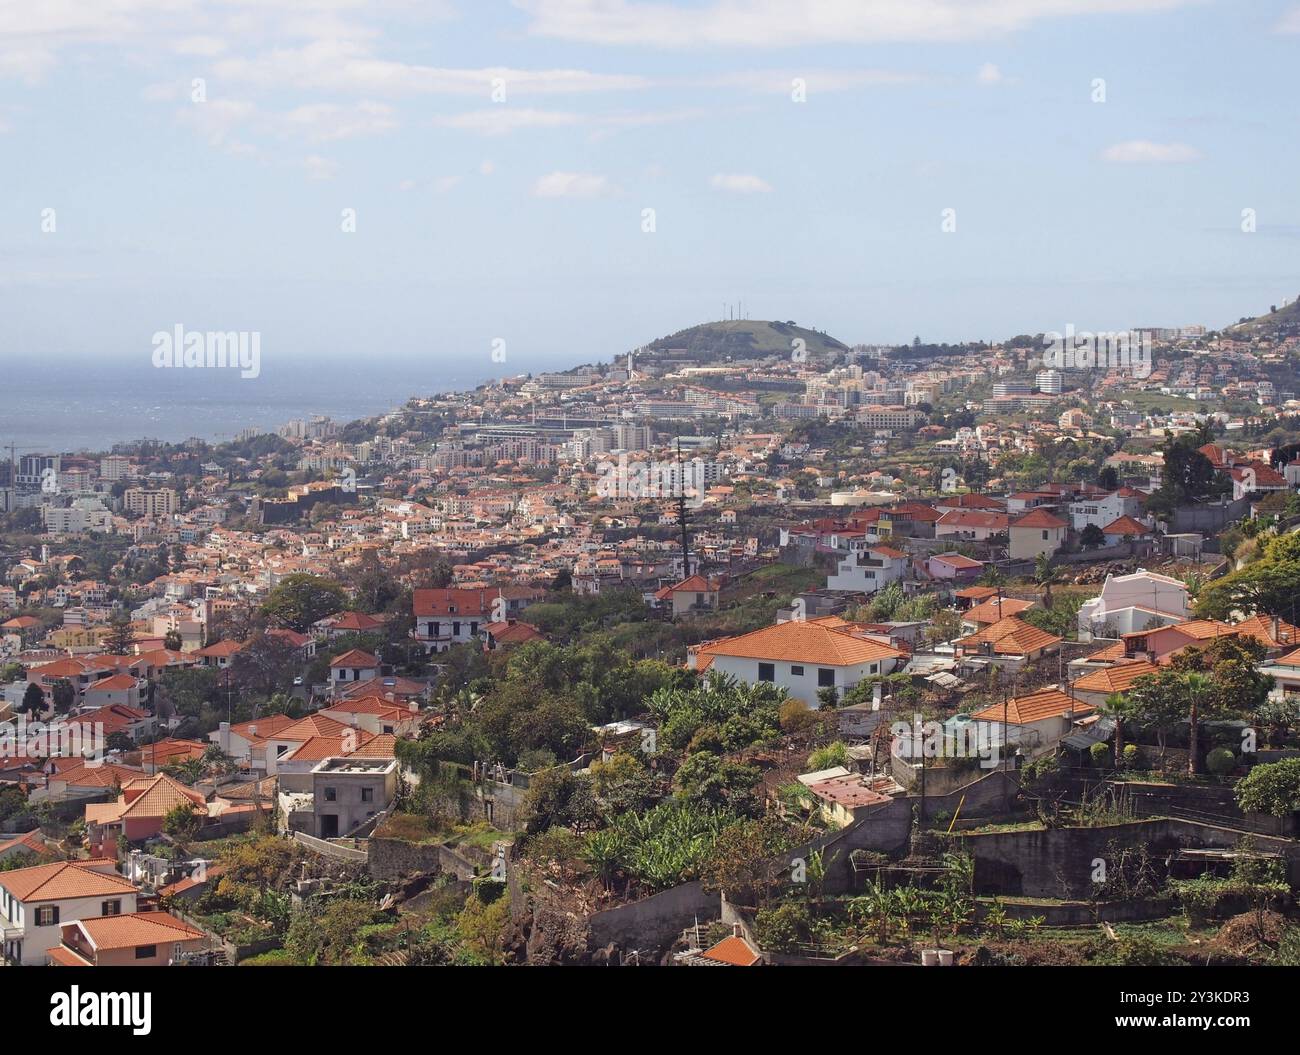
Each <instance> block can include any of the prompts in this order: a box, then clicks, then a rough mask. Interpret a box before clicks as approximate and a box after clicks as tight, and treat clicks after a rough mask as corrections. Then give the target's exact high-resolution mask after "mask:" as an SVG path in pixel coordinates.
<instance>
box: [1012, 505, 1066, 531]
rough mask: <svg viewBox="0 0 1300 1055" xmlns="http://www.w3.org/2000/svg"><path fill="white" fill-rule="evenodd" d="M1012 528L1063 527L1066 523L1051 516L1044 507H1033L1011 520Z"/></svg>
mask: <svg viewBox="0 0 1300 1055" xmlns="http://www.w3.org/2000/svg"><path fill="white" fill-rule="evenodd" d="M1011 526H1012V527H1013V528H1063V527H1067V526H1068V525H1067V524H1066V522H1065V521H1064V520H1062V519H1061V518H1060V517H1058V516H1053V515H1052V514H1051V513H1049V512H1048V511H1047V510H1046V509H1035V510H1034V511H1033V512H1032V513H1026V514H1025V515H1024V516H1022V517H1021V518H1020V519H1019V520H1013V521H1012V522H1011Z"/></svg>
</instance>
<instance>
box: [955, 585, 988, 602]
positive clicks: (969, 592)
mask: <svg viewBox="0 0 1300 1055" xmlns="http://www.w3.org/2000/svg"><path fill="white" fill-rule="evenodd" d="M997 595H998V591H997V587H995V586H966V587H963V588H962V589H960V590H954V591H953V596H954V597H960V598H961V599H962V600H963V601H982V600H984V599H985V598H987V597H996V596H997Z"/></svg>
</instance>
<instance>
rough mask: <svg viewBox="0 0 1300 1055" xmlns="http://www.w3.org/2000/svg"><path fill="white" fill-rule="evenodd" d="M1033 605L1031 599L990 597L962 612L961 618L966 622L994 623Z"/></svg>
mask: <svg viewBox="0 0 1300 1055" xmlns="http://www.w3.org/2000/svg"><path fill="white" fill-rule="evenodd" d="M1033 607H1034V602H1033V601H1022V600H1021V599H1020V598H1018V597H1002V598H997V597H990V598H989V599H988V600H987V601H981V602H980V603H979V604H977V605H975V606H974V607H972V608H970V609H968V610H967V611H965V612H963V613H962V619H963V620H965V621H966V622H968V623H996V622H997V621H998V620H999V619H1005V618H1006V617H1007V616H1009V615H1019V614H1020V613H1021V612H1025V611H1028V610H1029V609H1030V608H1033Z"/></svg>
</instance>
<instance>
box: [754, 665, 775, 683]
mask: <svg viewBox="0 0 1300 1055" xmlns="http://www.w3.org/2000/svg"><path fill="white" fill-rule="evenodd" d="M758 680H759V681H776V664H775V663H760V664H759V665H758Z"/></svg>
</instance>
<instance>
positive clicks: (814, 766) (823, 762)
mask: <svg viewBox="0 0 1300 1055" xmlns="http://www.w3.org/2000/svg"><path fill="white" fill-rule="evenodd" d="M848 761H849V745H848V744H846V743H845V742H844V741H843V740H835V741H833V742H832V743H829V744H827V745H826V746H825V747H819V748H818V749H817V750H816V751H814V752H813V753H812V754H811V755H809V756H808V768H809V769H810V770H813V771H816V770H819V769H831V768H833V767H834V766H843V765H847V764H848Z"/></svg>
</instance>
